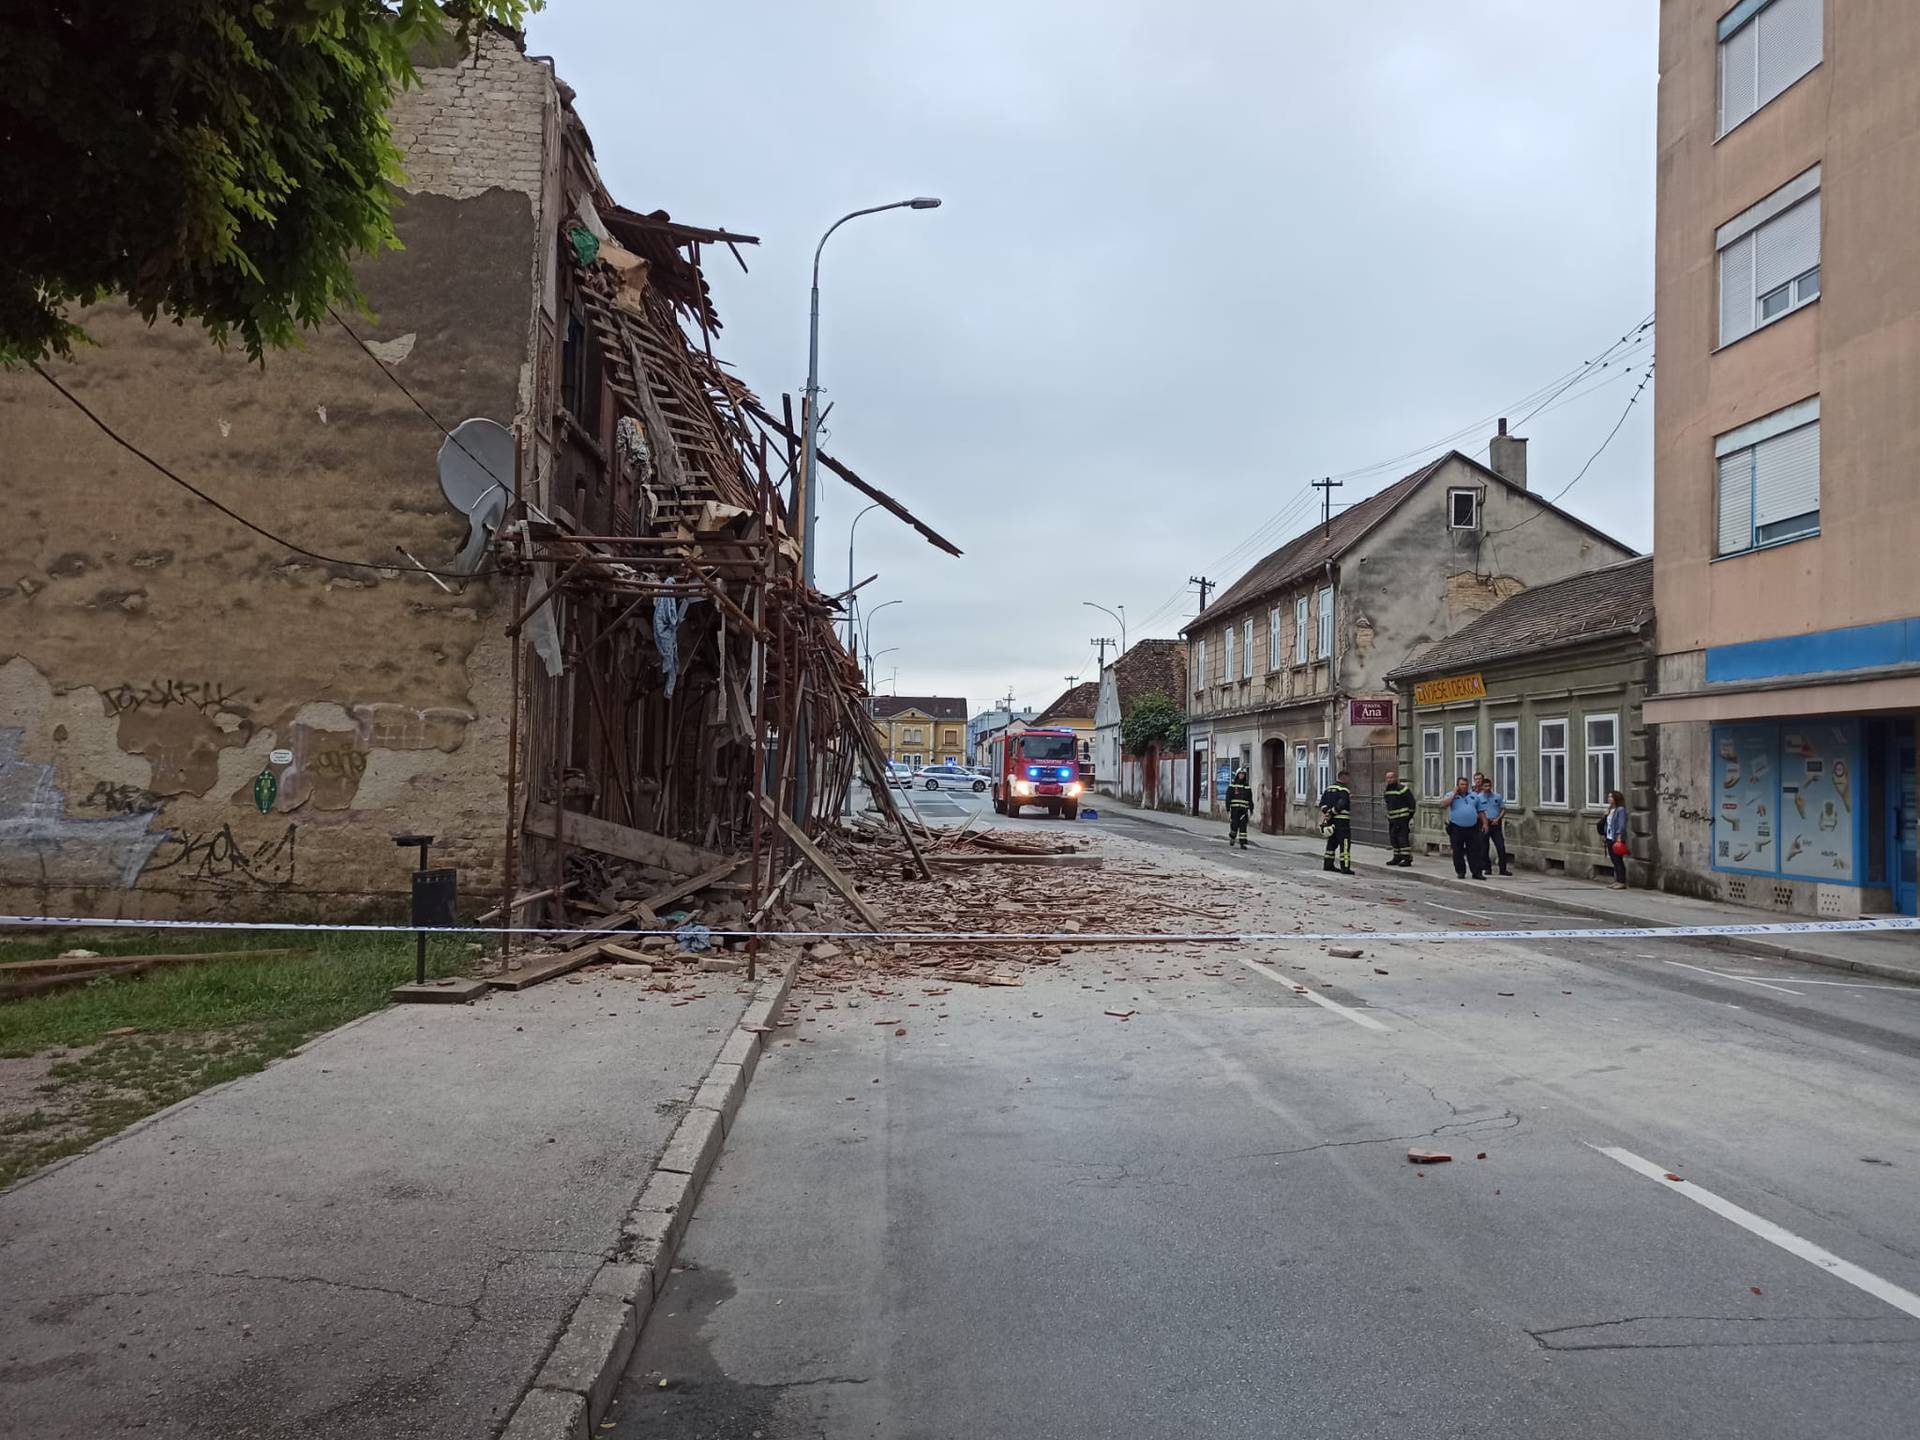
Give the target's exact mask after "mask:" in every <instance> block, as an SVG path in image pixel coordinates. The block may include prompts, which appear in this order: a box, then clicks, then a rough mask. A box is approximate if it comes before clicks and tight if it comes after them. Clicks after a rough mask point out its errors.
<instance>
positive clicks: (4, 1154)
mask: <svg viewBox="0 0 1920 1440" xmlns="http://www.w3.org/2000/svg"><path fill="white" fill-rule="evenodd" d="M247 940H248V943H247V944H245V945H239V944H235V945H231V946H219V947H216V946H215V945H211V944H207V943H205V942H203V941H199V940H194V941H188V942H186V943H183V944H181V945H179V946H178V947H177V950H178V951H189V950H194V951H205V950H211V949H214V948H232V949H253V948H259V947H260V946H261V945H262V944H263V943H275V942H263V941H262V940H261V939H260V937H259V936H258V935H253V936H249V937H247ZM74 943H75V941H74V939H73V937H70V936H69V937H66V938H65V941H64V943H57V944H56V943H49V942H32V943H31V944H27V945H20V946H6V947H4V948H0V959H9V960H11V959H21V960H25V959H34V958H39V957H40V956H41V955H43V954H58V953H59V952H60V951H61V950H62V949H68V948H72V946H73V944H74ZM285 943H286V944H289V945H299V946H301V947H303V948H305V947H307V946H308V945H311V946H312V952H311V953H310V954H306V955H290V956H279V957H265V958H260V959H252V960H216V961H207V962H204V963H197V964H191V965H169V966H161V967H158V968H156V969H153V970H149V971H148V972H146V973H145V974H144V975H138V976H125V977H109V978H106V979H100V980H95V981H93V982H92V983H90V984H87V985H84V986H81V987H79V988H77V989H73V990H62V991H57V992H55V993H53V994H48V995H34V996H29V997H28V998H26V999H24V1000H16V1001H12V1002H9V1003H6V1004H0V1063H4V1061H5V1060H6V1059H8V1058H15V1059H19V1058H21V1057H28V1056H45V1055H47V1054H49V1053H52V1054H54V1055H56V1056H58V1057H59V1058H57V1059H56V1061H55V1063H54V1064H53V1065H52V1066H51V1068H50V1069H49V1070H48V1072H47V1080H46V1082H45V1083H43V1084H41V1085H39V1086H37V1087H35V1097H34V1100H33V1102H32V1104H31V1105H30V1107H28V1108H25V1109H17V1108H16V1109H15V1110H14V1111H13V1112H12V1113H0V1186H5V1185H8V1184H11V1183H12V1182H13V1181H15V1180H17V1179H19V1178H20V1177H21V1176H23V1175H26V1174H29V1173H31V1172H32V1171H34V1170H36V1169H38V1168H39V1167H40V1166H42V1165H45V1164H48V1163H49V1162H51V1161H53V1160H56V1159H59V1158H60V1157H61V1156H63V1155H70V1154H72V1153H73V1152H75V1151H77V1150H82V1149H85V1148H86V1147H87V1146H88V1145H91V1144H93V1143H94V1142H95V1141H96V1140H99V1139H102V1138H103V1137H105V1136H107V1135H111V1134H113V1133H114V1132H115V1131H117V1130H120V1129H124V1128H125V1127H126V1126H128V1125H130V1124H132V1123H133V1122H134V1121H136V1120H139V1119H141V1118H143V1117H144V1116H147V1115H151V1114H152V1113H153V1112H154V1111H156V1110H161V1109H164V1108H165V1107H167V1106H168V1105H171V1104H174V1103H175V1102H176V1101H179V1100H183V1099H185V1098H186V1097H187V1096H189V1095H193V1094H195V1093H197V1092H198V1091H201V1090H204V1089H206V1088H207V1087H208V1086H211V1085H218V1084H221V1083H223V1082H224V1081H227V1080H232V1079H235V1078H237V1077H239V1076H241V1075H247V1074H251V1073H252V1072H254V1071H256V1070H259V1069H260V1068H262V1067H263V1066H265V1065H266V1064H268V1063H269V1062H270V1061H272V1060H275V1059H278V1058H279V1057H280V1056H282V1055H285V1054H287V1053H288V1052H289V1051H291V1050H293V1049H295V1048H296V1047H298V1046H300V1045H302V1044H304V1043H305V1042H306V1041H308V1040H310V1039H312V1038H313V1037H314V1036H315V1035H318V1034H320V1033H322V1032H323V1031H326V1030H331V1029H333V1028H334V1027H335V1026H337V1025H344V1024H345V1023H346V1022H347V1021H349V1020H354V1019H357V1018H359V1017H360V1016H362V1015H365V1014H367V1013H368V1012H369V1011H373V1010H378V1009H380V1008H381V1007H382V1006H384V1005H385V1004H386V1003H387V992H388V990H389V989H391V988H392V987H393V986H394V985H396V984H399V983H400V982H402V981H404V980H410V979H412V978H413V950H412V945H411V943H410V940H408V939H406V938H404V937H400V936H368V935H339V936H329V935H318V936H313V935H300V934H296V935H289V936H288V937H287V938H286V941H285ZM87 948H88V949H92V950H98V951H100V952H101V953H102V954H156V953H160V952H159V950H158V948H157V947H156V946H155V945H154V944H153V943H152V941H151V939H149V940H148V941H147V942H146V943H144V944H140V945H131V944H127V943H124V942H120V943H116V942H106V943H102V944H89V945H87ZM473 958H474V957H473V955H472V954H471V952H470V951H469V950H468V949H467V946H466V944H465V943H464V942H461V941H455V940H443V941H437V942H434V943H432V944H430V945H429V946H428V948H427V973H428V975H429V976H435V977H437V976H443V975H457V974H463V973H465V972H466V971H467V970H469V969H470V968H471V966H472V961H473ZM127 1029H133V1030H136V1031H137V1032H138V1033H137V1034H133V1035H112V1034H110V1032H112V1031H116V1030H127Z"/></svg>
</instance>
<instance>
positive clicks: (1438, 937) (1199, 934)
mask: <svg viewBox="0 0 1920 1440" xmlns="http://www.w3.org/2000/svg"><path fill="white" fill-rule="evenodd" d="M7 928H14V929H41V930H201V931H215V932H219V931H265V932H275V933H279V932H291V933H297V934H326V935H414V934H418V933H420V931H421V929H422V928H423V927H420V926H415V925H323V924H319V923H315V922H312V921H294V920H133V919H120V918H110V917H105V916H92V917H88V916H77V915H0V929H7ZM424 928H425V929H426V933H428V934H431V935H537V936H542V937H544V938H546V939H550V940H566V939H579V940H590V939H601V938H604V939H614V938H625V939H628V940H640V939H646V938H648V937H650V936H657V937H659V938H661V939H667V940H674V939H679V938H682V937H684V936H687V935H689V934H693V933H698V934H700V935H702V936H704V937H705V938H706V939H707V940H708V941H709V942H711V941H715V940H786V941H791V940H809V941H810V940H888V941H902V940H904V941H916V940H917V941H922V942H924V941H929V940H952V941H957V942H966V941H982V940H986V941H995V940H997V941H1002V942H1005V941H1010V940H1030V941H1034V942H1045V943H1053V944H1060V945H1090V944H1098V945H1155V944H1160V945H1164V944H1169V943H1178V944H1187V945H1200V944H1215V945H1227V944H1241V943H1246V942H1256V943H1265V944H1273V943H1279V942H1284V941H1289V940H1297V941H1306V942H1309V943H1313V944H1322V943H1325V942H1329V941H1341V942H1350V943H1361V942H1366V941H1373V942H1379V941H1383V940H1396V941H1404V940H1413V941H1419V942H1421V943H1423V944H1425V943H1430V942H1438V941H1448V940H1696V939H1708V938H1720V937H1724V936H1736V937H1737V936H1742V935H1748V936H1768V935H1836V934H1874V933H1883V932H1887V931H1902V930H1906V931H1920V919H1911V918H1908V917H1904V916H1876V917H1875V918H1873V919H1870V920H1805V921H1774V922H1768V923H1764V924H1753V925H1622V926H1605V925H1602V926H1588V927H1585V928H1571V927H1568V928H1560V929H1549V930H1466V929H1463V930H1308V931H1301V930H1186V931H1181V930H1172V931H1159V930H1132V931H1113V932H1097V931H1084V930H1072V931H1065V930H1031V931H1006V930H717V929H708V928H706V927H704V926H686V927H680V928H676V929H655V930H645V929H640V928H637V927H633V926H625V927H606V928H600V929H594V928H587V927H581V928H574V927H558V928H556V927H536V926H487V925H435V926H430V927H424Z"/></svg>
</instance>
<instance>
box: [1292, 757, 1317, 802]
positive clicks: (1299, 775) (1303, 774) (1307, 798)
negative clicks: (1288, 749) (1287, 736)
mask: <svg viewBox="0 0 1920 1440" xmlns="http://www.w3.org/2000/svg"><path fill="white" fill-rule="evenodd" d="M1312 784H1313V760H1312V757H1311V756H1310V755H1309V754H1308V752H1307V747H1306V746H1304V745H1296V746H1294V747H1293V803H1294V804H1296V805H1307V804H1310V803H1312V801H1314V800H1315V799H1317V798H1318V797H1317V796H1314V795H1312V794H1309V793H1308V787H1309V786H1311V785H1312Z"/></svg>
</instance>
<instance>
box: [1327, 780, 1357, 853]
mask: <svg viewBox="0 0 1920 1440" xmlns="http://www.w3.org/2000/svg"><path fill="white" fill-rule="evenodd" d="M1320 819H1321V821H1322V823H1323V824H1324V825H1325V826H1326V830H1327V863H1326V864H1325V865H1324V866H1322V867H1321V868H1322V869H1324V870H1333V869H1335V868H1336V866H1335V863H1334V862H1335V861H1336V860H1337V861H1338V862H1339V864H1338V866H1337V868H1338V870H1339V872H1340V873H1341V874H1342V875H1351V874H1352V873H1353V792H1352V791H1351V790H1349V789H1347V772H1346V771H1344V770H1342V771H1341V772H1340V775H1339V778H1338V779H1336V780H1335V781H1334V782H1333V784H1331V785H1329V786H1328V787H1327V791H1326V794H1324V795H1322V796H1321V797H1320Z"/></svg>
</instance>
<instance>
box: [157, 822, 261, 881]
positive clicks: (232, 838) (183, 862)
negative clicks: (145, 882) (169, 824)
mask: <svg viewBox="0 0 1920 1440" xmlns="http://www.w3.org/2000/svg"><path fill="white" fill-rule="evenodd" d="M298 832H299V827H298V826H295V825H289V826H287V827H286V829H285V830H284V831H283V832H276V833H275V834H271V835H268V836H267V837H266V838H265V839H264V840H256V841H248V840H242V839H241V838H240V837H239V836H237V835H235V834H234V833H233V827H232V826H231V825H222V826H220V828H219V829H217V830H206V831H198V832H196V831H190V830H176V831H172V832H169V833H168V834H167V835H165V836H164V837H159V838H160V839H161V844H160V846H159V847H158V849H156V850H155V851H154V854H153V858H152V859H151V860H150V861H148V862H147V867H146V871H145V876H144V877H143V878H152V877H154V876H157V875H165V876H167V877H168V878H169V879H172V880H189V881H194V882H198V883H202V884H209V885H215V886H220V887H222V888H228V889H269V890H283V889H285V888H286V887H287V886H289V885H291V884H293V879H294V856H295V851H296V849H297V848H298V840H299V833H298Z"/></svg>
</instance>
